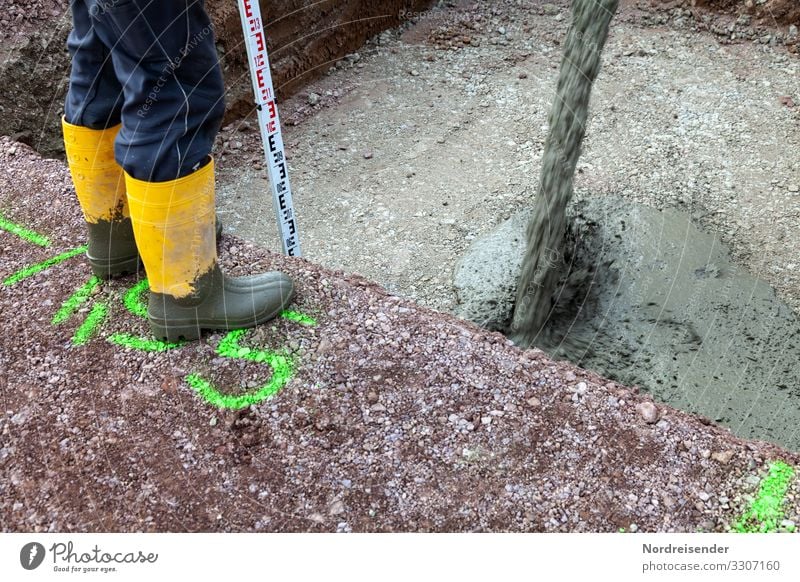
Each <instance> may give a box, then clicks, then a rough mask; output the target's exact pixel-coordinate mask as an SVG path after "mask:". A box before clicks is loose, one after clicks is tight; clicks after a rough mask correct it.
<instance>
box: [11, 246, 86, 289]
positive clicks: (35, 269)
mask: <svg viewBox="0 0 800 582" xmlns="http://www.w3.org/2000/svg"><path fill="white" fill-rule="evenodd" d="M86 249H87V246H86V245H84V246H82V247H78V248H77V249H72V250H71V251H66V252H64V253H61V254H60V255H56V256H55V257H52V258H50V259H47V260H46V261H42V262H41V263H36V264H35V265H31V266H30V267H25V268H24V269H20V270H19V271H17V272H16V273H14V274H13V275H11V276H10V277H8V278H7V279H5V280H4V281H3V285H7V286H11V285H14V284H15V283H19V282H20V281H22V280H23V279H27V278H28V277H30V276H32V275H35V274H36V273H39V272H41V271H44V270H45V269H49V268H50V267H52V266H53V265H57V264H59V263H62V262H64V261H66V260H67V259H71V258H72V257H75V256H77V255H79V254H81V253H83V252H85V251H86Z"/></svg>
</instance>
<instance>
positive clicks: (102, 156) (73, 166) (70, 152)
mask: <svg viewBox="0 0 800 582" xmlns="http://www.w3.org/2000/svg"><path fill="white" fill-rule="evenodd" d="M61 125H62V129H63V133H64V147H65V149H66V152H67V162H68V164H69V171H70V174H71V175H72V182H73V184H74V185H75V193H76V194H77V195H78V201H79V202H80V205H81V211H82V212H83V217H84V219H85V220H86V225H87V227H88V231H89V248H88V250H87V251H86V256H87V258H88V259H89V264H90V265H91V267H92V272H94V274H95V275H97V276H98V277H102V278H108V277H113V276H116V275H123V274H125V273H135V272H136V271H138V270H139V255H138V253H137V250H136V240H135V239H134V236H133V228H132V226H131V220H130V213H129V211H128V200H127V197H126V195H125V176H124V173H123V171H122V168H121V167H120V165H119V164H117V162H116V161H115V159H114V139H115V138H116V136H117V132H118V131H119V129H120V127H121V125H117V126H115V127H111V128H108V129H101V130H100V129H90V128H88V127H81V126H78V125H72V124H70V123H67V121H66V120H65V119H63V118H62V120H61Z"/></svg>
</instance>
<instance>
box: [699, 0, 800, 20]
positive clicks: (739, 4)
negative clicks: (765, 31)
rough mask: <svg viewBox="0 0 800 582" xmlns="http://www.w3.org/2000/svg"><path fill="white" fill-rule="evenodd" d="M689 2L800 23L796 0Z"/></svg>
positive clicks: (799, 8) (713, 0) (700, 0)
mask: <svg viewBox="0 0 800 582" xmlns="http://www.w3.org/2000/svg"><path fill="white" fill-rule="evenodd" d="M690 4H691V6H693V7H694V6H697V7H700V8H708V9H711V10H720V11H725V12H731V13H734V14H750V15H752V16H755V17H756V18H758V19H763V20H771V21H773V22H774V23H776V24H800V4H798V3H797V0H766V1H764V2H756V1H755V0H691V2H690Z"/></svg>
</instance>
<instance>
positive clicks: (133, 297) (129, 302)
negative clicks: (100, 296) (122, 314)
mask: <svg viewBox="0 0 800 582" xmlns="http://www.w3.org/2000/svg"><path fill="white" fill-rule="evenodd" d="M148 289H150V285H149V283H148V282H147V279H142V280H141V281H139V282H138V283H136V285H134V286H133V287H131V288H130V289H128V290H127V291H126V292H125V295H124V296H123V298H122V302H123V303H124V304H125V307H127V308H128V311H130V312H131V313H133V314H134V315H138V316H139V317H144V318H146V317H147V303H145V301H144V299H143V298H142V295H143V294H144V293H146V292H147V290H148Z"/></svg>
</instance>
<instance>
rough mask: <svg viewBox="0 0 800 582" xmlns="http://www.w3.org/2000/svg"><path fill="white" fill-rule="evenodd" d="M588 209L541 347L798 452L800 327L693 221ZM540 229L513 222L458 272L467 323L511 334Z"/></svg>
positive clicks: (637, 209)
mask: <svg viewBox="0 0 800 582" xmlns="http://www.w3.org/2000/svg"><path fill="white" fill-rule="evenodd" d="M577 206H578V207H577V208H572V212H571V213H570V214H571V224H572V228H571V232H570V233H569V235H568V237H567V238H568V240H569V241H570V243H571V244H570V245H567V251H566V254H565V257H564V259H563V261H556V262H555V264H556V265H559V263H563V266H562V272H563V273H564V277H563V279H562V282H561V283H560V284H559V286H558V288H557V289H556V294H555V297H556V298H557V301H556V302H555V305H554V307H553V308H552V310H551V312H550V314H549V317H548V323H547V326H546V328H545V330H544V331H543V333H542V334H541V335H540V337H539V338H538V340H537V341H536V342H535V344H536V345H537V346H540V347H542V348H543V349H545V351H548V352H549V353H551V354H552V355H555V356H556V357H559V358H565V359H568V360H570V361H573V362H576V363H578V364H579V365H581V366H583V367H584V368H587V369H590V370H594V371H597V372H599V373H601V374H602V375H604V376H606V377H608V378H612V379H615V380H618V381H620V382H622V383H624V384H626V385H629V386H630V385H640V386H641V387H642V388H644V389H646V390H647V391H648V392H651V393H652V394H653V395H654V396H655V397H656V398H657V399H658V400H661V401H663V402H668V403H670V404H671V405H672V406H675V407H677V408H681V409H683V410H687V411H690V412H694V413H697V414H701V415H703V416H706V417H710V418H712V419H714V420H717V421H719V422H721V423H722V424H724V425H726V426H728V427H729V428H731V429H732V430H733V431H734V433H736V434H738V435H740V436H743V437H746V438H756V439H761V440H767V441H772V442H777V443H780V444H782V445H783V446H786V447H788V448H791V449H794V450H800V410H799V409H798V406H797V402H798V400H800V366H798V362H800V318H798V317H797V316H796V315H795V313H794V312H793V311H792V310H791V309H790V308H789V307H788V306H787V305H786V304H785V303H783V302H782V301H780V300H779V299H778V298H777V297H776V296H775V292H774V290H773V289H772V288H771V287H770V286H769V285H768V284H767V283H765V282H763V281H761V280H758V279H755V278H754V277H752V276H751V275H749V274H748V273H747V272H746V271H744V269H742V268H740V267H737V266H736V265H735V264H733V263H732V262H731V261H730V257H729V253H728V251H727V249H726V248H725V245H724V244H723V243H721V242H720V240H719V238H718V237H717V236H714V235H712V234H708V233H705V232H703V231H701V230H699V229H698V228H697V227H695V226H694V225H693V224H692V223H691V220H690V218H689V216H688V215H687V214H686V213H683V212H680V211H676V210H673V209H667V210H664V211H659V210H655V209H653V208H649V207H647V206H643V205H640V204H636V203H632V202H628V201H625V200H621V199H619V198H615V197H598V198H593V199H591V200H589V201H588V202H585V203H582V204H579V205H577ZM529 218H530V212H528V211H522V212H520V213H518V214H517V215H515V216H513V217H512V218H511V219H509V220H508V221H507V222H505V223H503V224H502V225H500V227H499V228H498V229H496V230H495V231H493V232H492V233H490V234H488V235H486V236H485V237H483V238H481V239H480V240H478V241H477V242H476V243H475V244H474V245H473V246H472V247H471V248H470V250H469V251H468V252H467V254H466V255H465V256H464V257H463V258H462V259H461V261H460V262H459V264H458V266H457V268H456V273H455V278H454V284H455V287H456V289H457V293H458V296H459V300H460V304H459V306H458V308H457V310H456V313H457V314H458V315H460V316H462V317H464V318H466V319H470V320H472V321H476V322H479V323H481V324H482V325H485V326H486V327H489V328H491V329H497V330H499V331H503V332H507V331H509V326H508V323H509V320H510V318H511V309H512V306H513V303H514V294H515V290H516V289H515V287H516V281H517V280H518V278H519V272H520V268H521V263H522V256H523V252H524V249H525V236H526V235H525V229H526V227H527V222H528V219H529ZM569 273H573V274H574V275H573V276H571V277H570V276H568V274H569Z"/></svg>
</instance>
